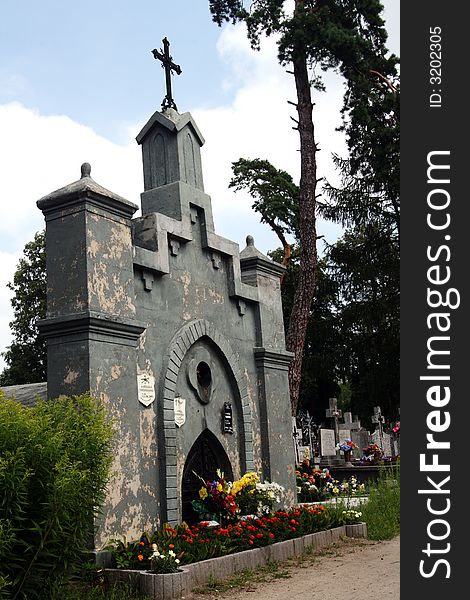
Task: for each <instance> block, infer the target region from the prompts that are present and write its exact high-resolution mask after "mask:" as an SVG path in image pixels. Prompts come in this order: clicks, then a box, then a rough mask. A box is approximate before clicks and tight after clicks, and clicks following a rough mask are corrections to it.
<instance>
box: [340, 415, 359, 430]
mask: <svg viewBox="0 0 470 600" xmlns="http://www.w3.org/2000/svg"><path fill="white" fill-rule="evenodd" d="M339 428H340V429H348V430H349V431H357V430H359V429H360V428H361V422H360V421H359V419H358V418H357V415H354V419H353V416H352V413H351V412H349V411H346V412H345V413H344V414H343V423H340V424H339Z"/></svg>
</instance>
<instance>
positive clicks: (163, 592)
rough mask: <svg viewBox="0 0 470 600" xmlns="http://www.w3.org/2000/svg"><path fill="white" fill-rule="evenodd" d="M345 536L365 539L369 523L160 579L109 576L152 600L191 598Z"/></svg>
mask: <svg viewBox="0 0 470 600" xmlns="http://www.w3.org/2000/svg"><path fill="white" fill-rule="evenodd" d="M342 536H347V537H353V538H366V537H367V525H366V523H357V524H355V525H342V526H341V527H335V528H333V529H327V530H325V531H318V532H316V533H310V534H308V535H304V536H302V537H300V538H295V539H293V540H286V541H285V542H277V543H275V544H270V545H269V546H264V547H263V548H254V549H253V550H244V551H242V552H236V553H234V554H227V555H225V556H219V557H217V558H210V559H208V560H202V561H200V562H195V563H191V564H189V565H184V566H182V567H181V569H180V571H178V572H177V573H168V574H165V575H158V574H155V573H149V572H148V571H135V570H125V569H106V574H107V577H108V581H109V582H110V583H117V582H130V583H133V584H135V585H136V587H137V588H138V589H139V591H140V592H142V593H144V594H147V596H149V597H150V598H151V599H152V600H176V599H179V598H189V597H190V596H191V590H192V589H193V588H194V587H196V586H198V585H204V584H205V583H207V582H208V581H209V579H211V578H213V579H226V578H227V577H230V576H231V575H233V574H234V573H236V572H238V571H243V570H245V569H255V568H258V567H263V566H265V565H266V564H267V563H269V562H275V561H276V562H282V561H285V560H287V559H288V558H290V557H291V556H301V555H302V554H304V552H305V551H306V550H307V548H310V547H313V548H317V549H318V548H323V547H325V546H329V545H330V544H332V543H334V542H337V541H339V539H340V538H341V537H342Z"/></svg>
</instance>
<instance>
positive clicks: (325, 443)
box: [320, 429, 336, 456]
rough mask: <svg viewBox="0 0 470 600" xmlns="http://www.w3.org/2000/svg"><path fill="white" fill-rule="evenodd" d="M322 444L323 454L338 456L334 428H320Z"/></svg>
mask: <svg viewBox="0 0 470 600" xmlns="http://www.w3.org/2000/svg"><path fill="white" fill-rule="evenodd" d="M320 444H321V455H322V456H336V442H335V432H334V429H320Z"/></svg>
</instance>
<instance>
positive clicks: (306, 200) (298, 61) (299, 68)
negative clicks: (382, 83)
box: [286, 0, 317, 415]
mask: <svg viewBox="0 0 470 600" xmlns="http://www.w3.org/2000/svg"><path fill="white" fill-rule="evenodd" d="M302 8H303V0H295V10H296V11H297V10H299V9H302ZM293 67H294V78H295V86H296V90H297V112H298V116H299V127H298V128H299V135H300V161H301V170H300V227H299V237H300V240H299V241H300V268H299V279H298V282H297V287H296V290H295V295H294V302H293V306H292V312H291V316H290V321H289V329H288V331H287V336H286V347H287V350H289V351H290V352H293V353H294V358H293V360H292V363H291V366H290V369H289V390H290V397H291V405H292V414H293V415H295V414H296V413H297V406H298V403H299V393H300V382H301V376H302V360H303V354H304V346H305V337H306V334H307V326H308V320H309V316H310V312H311V306H312V300H313V297H314V293H315V279H316V277H315V276H316V268H317V233H316V223H315V204H316V185H317V163H316V144H315V135H314V127H313V121H312V109H313V104H312V98H311V93H310V82H309V78H308V71H307V57H306V54H305V51H304V49H303V48H302V47H301V46H298V47H297V48H296V49H295V52H294V59H293Z"/></svg>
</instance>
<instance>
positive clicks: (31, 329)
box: [0, 231, 46, 385]
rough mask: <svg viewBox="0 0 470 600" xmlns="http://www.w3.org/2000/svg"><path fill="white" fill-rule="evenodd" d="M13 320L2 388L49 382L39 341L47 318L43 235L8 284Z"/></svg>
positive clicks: (28, 249)
mask: <svg viewBox="0 0 470 600" xmlns="http://www.w3.org/2000/svg"><path fill="white" fill-rule="evenodd" d="M8 287H9V288H10V290H12V291H13V293H14V295H13V298H12V300H11V304H12V306H13V314H14V319H13V321H11V323H10V328H11V330H12V333H13V342H12V343H11V345H10V346H9V348H8V350H7V351H6V352H4V353H2V356H3V357H4V359H5V362H6V364H7V367H6V368H5V369H4V370H3V372H2V373H1V374H0V385H15V384H20V383H37V382H40V381H45V380H46V344H45V342H44V340H40V339H39V338H38V334H39V331H38V326H37V322H38V320H39V319H41V318H44V317H45V316H46V251H45V234H44V231H40V232H38V233H36V234H35V236H34V239H33V240H32V241H31V242H28V243H27V244H26V246H25V247H24V251H23V257H22V258H20V261H19V263H18V266H17V268H16V271H15V274H14V276H13V282H11V283H9V284H8Z"/></svg>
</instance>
